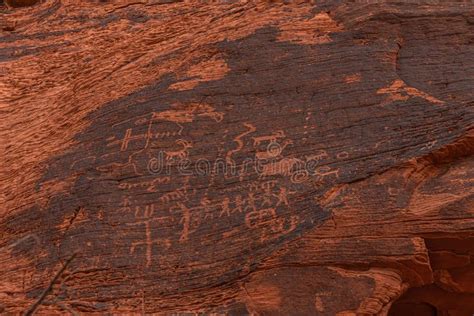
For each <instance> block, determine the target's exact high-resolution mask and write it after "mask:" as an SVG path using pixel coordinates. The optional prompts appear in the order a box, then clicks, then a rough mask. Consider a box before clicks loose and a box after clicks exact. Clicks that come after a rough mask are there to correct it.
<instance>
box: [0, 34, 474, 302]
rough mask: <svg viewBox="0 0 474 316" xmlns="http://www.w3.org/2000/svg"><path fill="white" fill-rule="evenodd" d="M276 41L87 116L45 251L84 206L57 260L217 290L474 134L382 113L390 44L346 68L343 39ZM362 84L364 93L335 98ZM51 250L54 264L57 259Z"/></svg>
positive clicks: (453, 125) (231, 53) (355, 55)
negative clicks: (335, 202) (400, 170)
mask: <svg viewBox="0 0 474 316" xmlns="http://www.w3.org/2000/svg"><path fill="white" fill-rule="evenodd" d="M341 32H342V30H341ZM278 34H279V33H278V30H275V29H272V28H265V29H261V30H259V31H257V32H256V33H255V34H253V35H251V36H248V37H246V38H243V39H241V40H238V41H224V42H221V43H218V44H216V45H215V47H213V48H215V49H216V50H218V51H219V52H220V53H221V54H222V56H225V59H226V65H227V67H228V68H229V70H228V71H227V72H226V73H225V76H223V77H222V78H219V79H217V80H213V81H203V82H200V83H199V84H197V85H196V86H194V87H193V89H183V90H175V89H173V84H175V83H176V82H177V80H176V79H175V78H174V77H173V76H172V75H169V76H167V77H165V78H163V79H162V80H160V82H157V83H155V84H153V85H151V86H149V87H148V88H146V89H143V90H142V91H137V92H135V93H133V94H131V95H129V96H127V97H125V98H122V99H119V100H117V101H114V102H111V103H109V104H106V105H104V106H103V107H102V108H101V109H100V110H98V111H97V112H95V113H93V114H91V115H90V117H89V119H90V122H91V124H90V126H89V127H88V128H87V129H86V130H85V131H84V132H83V133H81V134H79V135H76V139H75V140H76V144H77V145H76V146H75V147H74V148H71V149H70V151H69V152H67V153H65V154H63V155H61V156H58V157H55V158H52V159H51V161H50V163H49V169H48V172H47V173H46V174H45V175H44V178H43V180H42V182H45V181H48V180H49V179H61V178H67V177H70V176H71V175H76V176H77V180H76V182H75V184H74V185H73V186H72V188H71V189H70V191H69V192H68V194H64V195H58V196H55V197H54V198H53V199H52V200H51V201H50V203H49V204H48V205H47V206H45V207H43V208H42V209H41V210H40V211H38V212H41V214H42V215H44V216H42V217H37V218H34V219H33V220H32V223H33V222H34V223H36V222H38V225H36V227H41V229H42V230H44V231H41V234H38V235H40V236H44V237H43V238H45V239H47V240H45V241H44V243H43V244H48V241H49V240H55V238H56V236H57V235H58V234H59V231H58V229H57V228H56V227H57V226H58V224H59V223H61V222H63V220H64V216H65V214H66V213H71V212H72V210H74V209H76V208H77V207H79V206H81V207H84V209H86V210H87V212H88V214H87V219H88V220H87V221H84V222H81V223H78V224H77V225H74V226H73V227H71V228H70V233H69V234H68V236H67V237H66V238H65V239H64V240H62V242H61V245H60V250H61V251H65V250H66V249H79V248H80V249H81V250H82V251H83V253H84V256H85V257H90V258H91V259H84V263H83V264H90V265H92V266H94V265H95V266H97V265H101V266H110V267H116V266H121V267H124V266H125V268H124V269H126V270H127V271H124V272H126V273H127V275H128V276H129V278H130V279H139V280H140V282H141V283H140V284H144V285H149V286H153V288H154V289H157V290H158V291H157V293H158V292H159V293H164V294H163V295H172V294H174V293H178V292H180V291H190V290H192V289H195V288H202V287H205V286H207V287H212V286H214V285H218V284H222V283H223V282H228V281H231V280H235V279H236V278H237V277H240V276H242V275H244V274H246V273H248V271H251V270H252V269H253V268H254V267H255V266H256V265H257V264H258V263H259V261H260V260H261V259H262V258H265V257H266V256H268V255H269V254H270V253H271V252H273V250H274V249H276V248H278V247H279V246H280V245H281V244H282V243H284V242H286V241H288V240H291V239H293V238H295V237H296V236H298V235H299V234H301V233H303V232H304V231H305V230H307V229H309V228H313V227H315V226H317V225H319V224H321V223H322V222H324V221H325V220H327V219H328V218H329V216H330V210H328V209H325V208H324V207H323V206H322V205H320V204H319V202H318V201H319V200H320V199H322V198H323V196H324V194H325V193H327V192H328V190H330V189H331V188H332V187H333V186H335V185H338V184H341V183H347V182H352V181H356V180H357V179H360V178H364V177H367V176H369V175H371V174H373V173H377V172H381V171H383V170H385V169H387V168H390V167H391V166H394V165H396V164H398V163H400V162H403V161H404V160H406V159H410V158H413V157H418V156H420V155H422V154H424V153H428V152H430V151H431V150H433V149H435V147H436V148H439V147H440V146H443V145H445V144H447V143H449V142H451V141H452V140H453V139H455V138H456V137H458V136H459V135H461V134H462V133H463V131H464V127H463V126H468V125H469V123H472V115H471V114H470V113H467V112H466V111H465V110H463V107H461V106H460V105H458V104H456V103H451V104H449V106H433V104H432V103H430V102H429V100H427V99H426V98H419V97H416V98H415V97H410V98H402V99H400V100H398V99H396V100H390V101H391V102H385V101H386V98H387V94H385V93H382V94H377V91H380V89H387V87H391V85H392V84H393V82H394V81H395V80H396V78H395V77H393V76H394V74H393V69H392V68H391V66H390V65H385V64H384V63H383V62H382V61H381V62H380V63H378V61H377V60H376V59H375V60H374V59H373V58H372V57H371V56H373V55H374V54H372V53H375V52H376V53H379V52H380V51H381V50H382V51H383V50H384V49H386V50H387V51H389V50H390V47H384V46H380V45H378V46H375V47H374V46H371V45H367V46H360V47H357V48H355V49H353V50H351V51H350V52H347V54H352V55H350V56H347V60H348V63H347V65H346V66H345V67H347V69H346V68H345V67H341V63H340V58H339V57H338V56H337V54H334V52H335V51H339V50H340V49H339V48H340V42H341V41H345V40H347V38H345V37H344V36H343V34H342V35H341V34H339V32H338V33H334V34H331V41H330V42H327V43H324V45H321V44H320V43H318V44H315V45H311V44H310V45H304V46H300V45H297V44H293V43H289V42H287V41H276V40H275V39H276V38H277V37H278ZM320 56H326V57H325V59H324V60H322V59H321V57H320ZM367 67H369V68H370V67H373V68H372V69H367ZM328 69H331V70H332V73H331V76H328V74H327V72H328ZM354 73H357V74H360V75H358V76H357V80H351V82H350V84H347V85H340V82H344V80H345V79H344V78H347V76H348V75H352V74H354ZM372 76H373V77H374V78H376V79H377V80H372V79H373V78H372ZM380 78H386V80H384V81H383V82H380V84H379V85H377V86H375V85H374V84H373V82H379V81H380ZM317 82H320V83H321V84H320V85H318V84H316V83H317ZM397 87H398V86H397ZM399 88H400V87H399ZM401 88H403V89H405V90H404V93H405V92H406V93H409V92H410V93H413V90H406V87H401ZM355 91H356V92H355ZM382 92H384V90H382ZM385 92H387V91H385ZM390 92H392V91H391V90H390ZM396 92H397V93H398V92H399V89H398V88H397V90H396ZM446 105H448V102H447V101H446ZM369 106H370V107H371V111H361V108H362V107H369ZM414 109H416V110H417V111H414ZM308 113H311V115H309V114H308ZM434 123H436V128H433V124H434ZM425 127H426V129H425ZM448 130H450V133H448ZM427 144H433V145H432V146H431V145H430V146H428V147H423V146H425V145H427ZM160 157H161V158H162V159H161V158H160ZM183 161H184V162H187V166H188V167H187V168H185V167H183V165H181V164H180V163H181V162H183ZM201 161H204V164H201ZM256 162H258V164H256ZM208 163H209V164H208ZM221 163H224V165H225V166H224V167H225V169H224V172H222V166H221ZM202 169H204V172H200V171H202ZM190 171H191V172H190ZM39 186H41V183H39ZM69 208H70V209H69ZM15 220H16V219H12V220H11V221H9V223H11V224H12V225H13V224H14V223H15ZM16 222H17V223H18V220H16ZM72 232H74V234H72ZM91 232H94V233H91ZM32 233H37V232H32ZM74 236H76V237H74ZM77 236H80V238H78V237H77ZM45 251H46V252H48V254H50V256H42V257H41V258H40V259H39V260H43V261H44V262H43V263H44V265H45V266H47V265H48V264H49V263H50V260H52V259H51V258H52V257H53V256H54V255H53V253H56V249H54V251H53V250H51V249H46V250H45ZM130 257H132V258H133V264H131V263H129V262H130ZM88 260H90V261H88ZM190 273H191V274H193V278H189V274H190ZM144 274H145V275H146V277H144ZM158 281H159V282H158ZM96 291H98V294H97V295H98V297H100V296H101V295H104V296H105V295H106V292H105V291H104V292H103V293H102V292H101V289H100V288H98V289H96ZM117 291H124V292H125V291H126V289H125V287H120V285H117Z"/></svg>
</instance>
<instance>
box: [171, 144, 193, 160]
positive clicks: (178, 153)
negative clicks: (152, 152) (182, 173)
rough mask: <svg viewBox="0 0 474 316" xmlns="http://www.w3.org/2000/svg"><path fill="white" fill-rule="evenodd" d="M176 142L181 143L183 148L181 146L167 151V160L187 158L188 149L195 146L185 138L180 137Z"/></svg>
mask: <svg viewBox="0 0 474 316" xmlns="http://www.w3.org/2000/svg"><path fill="white" fill-rule="evenodd" d="M176 144H179V145H181V146H182V147H183V148H181V149H180V150H174V151H165V154H166V160H167V161H171V160H173V159H180V160H183V159H186V158H187V157H188V149H190V148H192V147H193V145H192V144H191V143H190V142H188V141H187V140H184V139H178V140H177V141H176Z"/></svg>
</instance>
